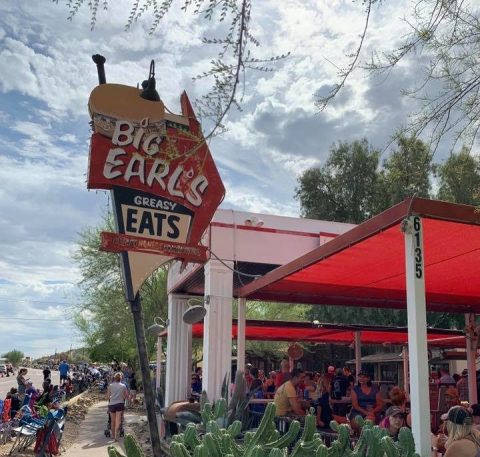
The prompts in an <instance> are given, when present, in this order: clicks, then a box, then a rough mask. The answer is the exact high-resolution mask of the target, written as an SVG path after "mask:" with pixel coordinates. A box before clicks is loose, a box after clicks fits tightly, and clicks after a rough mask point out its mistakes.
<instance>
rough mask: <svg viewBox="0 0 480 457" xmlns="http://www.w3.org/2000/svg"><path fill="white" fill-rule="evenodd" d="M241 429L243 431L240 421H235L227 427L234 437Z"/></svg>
mask: <svg viewBox="0 0 480 457" xmlns="http://www.w3.org/2000/svg"><path fill="white" fill-rule="evenodd" d="M241 431H242V423H241V422H240V421H234V422H233V423H232V424H231V425H229V427H228V428H227V432H228V434H229V435H230V436H231V437H232V438H236V437H237V436H238V435H239V434H240V432H241Z"/></svg>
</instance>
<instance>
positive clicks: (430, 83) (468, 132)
mask: <svg viewBox="0 0 480 457" xmlns="http://www.w3.org/2000/svg"><path fill="white" fill-rule="evenodd" d="M375 3H379V4H380V3H381V2H380V1H378V0H362V4H363V5H364V7H365V21H364V27H363V31H362V34H361V36H360V39H359V43H358V45H357V47H356V49H355V51H354V52H353V54H352V55H350V56H348V57H349V64H348V65H347V66H343V67H342V69H340V71H339V75H338V78H339V82H338V83H336V84H335V85H334V86H333V88H332V89H331V90H330V92H329V93H327V94H319V95H318V97H317V106H318V107H319V108H320V109H324V108H325V107H326V106H327V105H328V103H329V102H330V101H331V100H332V99H333V98H334V97H335V96H336V95H337V94H338V93H339V91H340V90H341V89H342V87H343V86H344V85H345V82H346V80H347V78H348V77H349V76H350V75H351V73H352V72H353V71H354V70H356V69H358V68H363V69H366V70H367V71H369V72H371V73H373V74H385V75H388V74H389V73H390V72H391V71H392V70H393V69H394V68H395V67H396V66H398V65H399V64H400V62H402V61H404V60H406V59H407V58H409V57H411V58H412V59H415V62H414V65H415V68H416V69H418V71H419V74H421V75H422V78H421V81H420V82H419V83H418V85H417V86H415V87H412V88H408V87H404V93H405V94H406V95H407V96H410V97H412V98H414V99H416V100H419V101H420V105H421V106H420V108H419V109H418V111H416V112H413V113H412V115H411V119H410V124H409V125H408V126H407V128H406V129H405V130H404V131H403V134H404V135H405V134H407V135H409V136H414V137H418V136H419V135H421V134H422V133H426V134H427V135H428V137H429V139H430V142H431V143H432V145H433V146H434V149H435V147H436V146H437V145H438V143H439V142H440V140H441V139H442V138H444V137H445V136H449V137H452V138H453V145H452V149H453V148H454V147H455V145H456V143H457V142H458V141H459V140H462V141H463V142H464V143H465V144H466V145H467V148H468V149H470V148H471V146H472V145H473V143H474V141H475V138H477V137H478V129H479V127H480V103H479V97H480V73H479V71H478V68H479V65H480V57H479V56H480V10H479V9H478V8H476V7H475V5H474V3H469V2H464V1H454V0H416V1H414V2H413V4H412V8H411V10H410V11H408V12H407V14H406V17H405V19H404V20H405V22H406V23H407V24H408V25H409V27H410V33H408V34H407V35H406V36H404V37H402V39H401V41H400V42H399V43H398V45H397V46H396V47H395V49H391V50H385V51H382V50H376V52H374V53H373V55H372V56H371V57H370V58H369V59H368V60H367V59H362V58H361V56H362V53H363V48H364V43H365V42H366V40H367V35H368V27H369V20H370V14H371V10H372V7H373V5H374V4H375ZM425 61H426V62H427V64H426V65H424V64H423V62H425ZM422 72H423V73H422Z"/></svg>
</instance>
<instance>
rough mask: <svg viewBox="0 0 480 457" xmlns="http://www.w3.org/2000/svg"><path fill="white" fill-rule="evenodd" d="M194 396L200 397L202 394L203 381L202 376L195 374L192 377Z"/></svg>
mask: <svg viewBox="0 0 480 457" xmlns="http://www.w3.org/2000/svg"><path fill="white" fill-rule="evenodd" d="M191 388H192V394H196V395H200V394H201V393H202V381H201V380H200V376H198V375H197V374H194V375H193V376H192V384H191Z"/></svg>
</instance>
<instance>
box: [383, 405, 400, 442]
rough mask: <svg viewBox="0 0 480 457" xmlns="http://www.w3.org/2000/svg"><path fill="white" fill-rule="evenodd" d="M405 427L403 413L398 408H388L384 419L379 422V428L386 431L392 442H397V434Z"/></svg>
mask: <svg viewBox="0 0 480 457" xmlns="http://www.w3.org/2000/svg"><path fill="white" fill-rule="evenodd" d="M404 426H405V412H404V411H402V409H401V408H400V407H398V406H390V408H388V409H387V411H386V412H385V417H384V419H383V420H382V421H381V422H380V424H379V427H380V428H385V429H387V431H388V436H390V437H391V438H392V439H393V441H398V432H399V431H400V429H401V428H402V427H404Z"/></svg>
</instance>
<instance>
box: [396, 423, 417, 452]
mask: <svg viewBox="0 0 480 457" xmlns="http://www.w3.org/2000/svg"><path fill="white" fill-rule="evenodd" d="M398 447H399V448H400V449H401V451H402V452H403V455H404V456H405V457H413V456H414V455H415V442H414V440H413V434H412V431H411V430H410V429H409V428H408V427H402V428H401V429H400V431H399V432H398ZM402 457H403V456H402Z"/></svg>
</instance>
